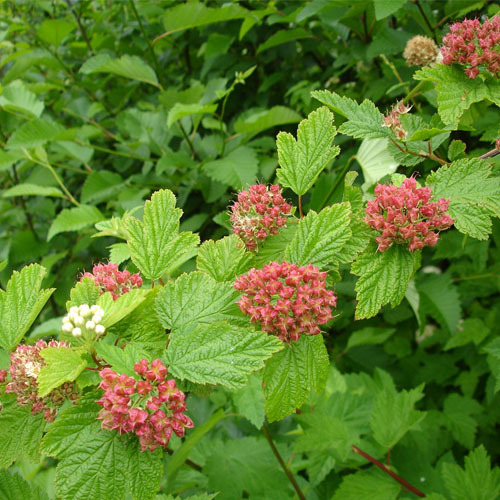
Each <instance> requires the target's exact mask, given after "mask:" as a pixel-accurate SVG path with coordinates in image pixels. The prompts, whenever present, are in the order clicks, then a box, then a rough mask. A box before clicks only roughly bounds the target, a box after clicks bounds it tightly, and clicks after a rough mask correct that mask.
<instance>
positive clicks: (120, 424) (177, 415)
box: [97, 359, 194, 451]
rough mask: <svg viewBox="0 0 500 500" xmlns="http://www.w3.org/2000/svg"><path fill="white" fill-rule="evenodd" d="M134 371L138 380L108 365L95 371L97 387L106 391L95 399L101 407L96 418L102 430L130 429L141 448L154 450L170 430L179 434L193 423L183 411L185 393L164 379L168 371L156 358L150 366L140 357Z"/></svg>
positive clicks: (184, 407) (161, 443)
mask: <svg viewBox="0 0 500 500" xmlns="http://www.w3.org/2000/svg"><path fill="white" fill-rule="evenodd" d="M134 371H135V372H136V373H137V374H138V375H140V376H141V380H136V379H135V378H134V377H129V376H128V375H125V374H122V375H119V374H118V373H116V372H115V371H113V370H112V369H111V368H104V369H103V370H101V371H100V372H99V375H100V376H101V379H102V381H101V383H100V385H99V387H100V388H101V389H104V390H105V391H106V392H105V393H104V395H103V396H102V398H101V399H99V401H97V403H98V404H99V405H101V406H102V407H103V409H102V410H101V411H100V412H99V416H98V417H97V418H98V419H99V420H102V424H101V427H102V428H103V429H108V430H113V429H116V430H117V431H118V432H119V433H120V434H124V433H126V432H134V433H135V434H136V435H137V436H138V437H139V442H140V444H141V450H142V451H146V450H150V451H154V450H156V448H158V447H159V446H163V447H165V446H167V445H168V442H169V440H170V437H171V436H172V431H174V432H175V433H176V434H177V435H178V436H179V437H182V436H184V431H185V428H186V427H187V428H191V427H193V426H194V424H193V421H192V420H191V419H190V418H189V417H188V416H187V415H185V414H184V411H185V410H186V403H185V402H184V399H185V397H186V396H185V395H184V393H183V392H181V391H180V390H179V389H177V386H176V384H175V380H173V379H170V380H166V375H167V372H168V370H167V368H166V366H165V365H164V364H163V363H162V362H161V361H160V360H159V359H155V360H154V361H153V362H152V363H151V367H149V363H148V362H147V361H146V360H145V359H141V361H139V363H136V364H135V365H134Z"/></svg>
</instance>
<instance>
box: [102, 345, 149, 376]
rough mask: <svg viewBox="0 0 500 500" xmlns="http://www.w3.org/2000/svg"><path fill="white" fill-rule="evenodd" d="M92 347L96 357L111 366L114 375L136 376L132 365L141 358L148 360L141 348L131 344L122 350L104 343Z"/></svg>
mask: <svg viewBox="0 0 500 500" xmlns="http://www.w3.org/2000/svg"><path fill="white" fill-rule="evenodd" d="M94 347H95V350H96V352H97V355H98V356H99V357H100V358H102V359H104V361H106V363H108V364H109V365H111V368H112V369H113V370H115V371H116V373H125V374H126V375H128V376H130V377H136V376H137V374H136V373H135V371H134V364H135V363H137V362H139V361H140V360H141V359H142V358H145V359H148V358H149V356H148V355H147V354H145V353H144V351H143V350H142V349H141V348H139V347H137V345H136V344H132V343H131V344H127V345H126V346H125V348H124V349H121V348H120V347H118V346H115V345H111V344H105V343H104V342H98V343H97V344H95V346H94Z"/></svg>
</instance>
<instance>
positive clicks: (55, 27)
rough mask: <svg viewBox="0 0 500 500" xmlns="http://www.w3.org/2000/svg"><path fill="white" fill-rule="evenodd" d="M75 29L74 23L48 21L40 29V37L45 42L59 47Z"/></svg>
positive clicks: (61, 20) (56, 20) (57, 20)
mask: <svg viewBox="0 0 500 500" xmlns="http://www.w3.org/2000/svg"><path fill="white" fill-rule="evenodd" d="M75 29H76V26H75V25H74V24H73V23H69V22H68V21H64V20H63V19H47V20H46V21H44V22H43V23H42V24H41V25H40V27H39V28H38V36H39V37H40V38H41V39H42V40H43V41H44V42H46V43H49V44H50V45H55V46H56V47H57V46H58V45H60V44H61V42H62V41H63V40H64V38H66V36H68V35H69V34H70V33H71V32H72V31H74V30H75Z"/></svg>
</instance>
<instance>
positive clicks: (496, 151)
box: [479, 148, 500, 160]
mask: <svg viewBox="0 0 500 500" xmlns="http://www.w3.org/2000/svg"><path fill="white" fill-rule="evenodd" d="M496 155H500V149H498V148H495V149H492V150H491V151H488V152H487V153H484V155H481V156H480V157H479V158H481V159H482V160H486V158H493V157H494V156H496Z"/></svg>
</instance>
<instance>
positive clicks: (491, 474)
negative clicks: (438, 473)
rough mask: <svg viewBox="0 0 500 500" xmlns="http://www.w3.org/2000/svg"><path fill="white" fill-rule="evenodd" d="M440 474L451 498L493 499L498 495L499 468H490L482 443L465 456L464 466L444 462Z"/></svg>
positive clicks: (454, 499) (467, 499) (462, 499)
mask: <svg viewBox="0 0 500 500" xmlns="http://www.w3.org/2000/svg"><path fill="white" fill-rule="evenodd" d="M442 474H443V479H444V483H445V485H446V488H447V489H448V491H449V492H450V493H451V495H452V496H453V500H493V499H496V498H498V495H500V470H499V469H498V468H497V467H495V468H494V469H491V464H490V458H489V456H488V454H487V453H486V450H485V449H484V447H483V445H481V446H478V447H477V448H476V449H475V450H474V451H471V452H470V453H469V455H468V456H467V457H465V468H464V469H462V468H461V467H460V466H459V465H456V464H450V463H444V464H443V468H442Z"/></svg>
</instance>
